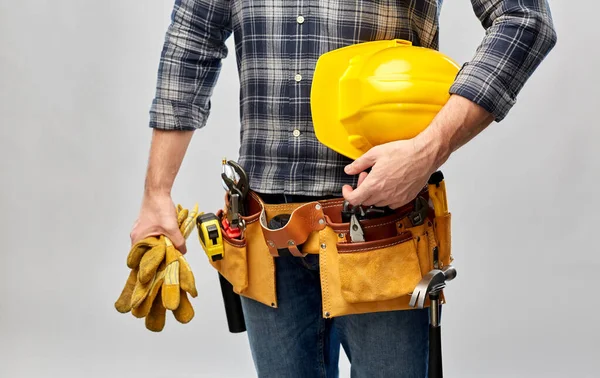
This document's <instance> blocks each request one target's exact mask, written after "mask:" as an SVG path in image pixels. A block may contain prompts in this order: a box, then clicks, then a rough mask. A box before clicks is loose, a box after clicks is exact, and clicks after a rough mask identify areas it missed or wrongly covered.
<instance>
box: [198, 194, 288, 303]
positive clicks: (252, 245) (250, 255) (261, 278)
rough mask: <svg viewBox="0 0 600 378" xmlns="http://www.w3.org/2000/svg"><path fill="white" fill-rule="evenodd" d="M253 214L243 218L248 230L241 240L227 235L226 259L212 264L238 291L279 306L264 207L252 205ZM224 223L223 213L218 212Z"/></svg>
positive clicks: (224, 240)
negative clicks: (262, 223) (265, 234)
mask: <svg viewBox="0 0 600 378" xmlns="http://www.w3.org/2000/svg"><path fill="white" fill-rule="evenodd" d="M249 214H250V215H248V216H241V219H242V221H243V223H245V229H244V232H243V234H242V235H241V237H240V238H232V237H230V236H228V235H227V234H226V233H225V232H224V230H223V229H222V231H223V232H222V234H223V258H222V259H221V260H217V261H211V260H210V259H209V262H210V264H211V265H212V266H213V268H215V269H216V270H217V271H218V272H219V273H221V275H222V276H223V277H224V278H225V279H226V280H227V281H229V282H230V283H231V285H232V286H233V290H234V292H236V293H237V294H240V295H242V296H245V297H249V298H252V299H254V300H256V301H258V302H260V303H263V304H265V305H267V306H270V307H277V296H276V291H275V290H276V289H275V263H274V261H273V257H272V256H271V254H270V253H269V249H268V248H267V245H266V244H265V242H264V238H263V236H262V232H261V229H260V225H259V223H258V217H259V215H260V208H259V207H258V206H257V204H256V203H255V204H254V206H250V212H249ZM216 215H217V217H218V218H219V219H220V220H222V219H223V217H224V216H225V215H224V212H223V210H219V211H218V212H217V213H216Z"/></svg>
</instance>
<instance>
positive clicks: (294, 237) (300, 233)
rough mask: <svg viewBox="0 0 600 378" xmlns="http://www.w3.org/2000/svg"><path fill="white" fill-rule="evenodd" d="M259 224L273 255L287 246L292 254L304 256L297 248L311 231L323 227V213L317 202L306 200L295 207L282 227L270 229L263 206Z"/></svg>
mask: <svg viewBox="0 0 600 378" xmlns="http://www.w3.org/2000/svg"><path fill="white" fill-rule="evenodd" d="M259 219H260V225H261V227H262V231H263V235H264V237H265V239H266V241H267V245H268V246H269V251H270V252H271V255H273V256H279V255H280V254H279V250H280V249H284V248H287V249H288V250H289V251H290V253H291V254H292V255H293V256H296V257H304V256H306V253H304V252H301V251H300V250H299V249H298V245H301V244H303V243H304V242H306V240H307V239H308V236H309V235H310V233H311V232H313V231H319V230H322V229H324V228H325V226H326V222H325V214H324V213H323V206H322V205H321V204H320V203H319V202H308V203H305V204H303V205H301V206H299V207H297V208H296V209H294V210H293V211H292V213H291V215H290V220H289V221H288V223H286V224H285V225H284V226H283V227H281V228H278V229H270V228H269V225H268V222H267V214H266V211H265V208H264V207H263V209H262V211H261V213H260V218H259Z"/></svg>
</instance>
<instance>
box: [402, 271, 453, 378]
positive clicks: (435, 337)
mask: <svg viewBox="0 0 600 378" xmlns="http://www.w3.org/2000/svg"><path fill="white" fill-rule="evenodd" d="M455 277H456V269H454V267H453V266H452V265H447V266H445V267H443V268H442V269H434V270H432V271H430V272H429V273H427V274H426V275H425V276H424V277H423V279H421V281H420V282H419V283H418V284H417V286H416V287H415V290H414V291H413V293H412V296H411V298H410V302H409V305H410V306H411V307H417V308H423V307H425V300H426V298H427V296H429V300H430V306H429V369H428V370H429V373H428V377H429V378H442V377H443V370H442V332H441V321H440V294H441V293H442V291H443V290H444V288H445V287H446V282H448V281H451V280H453V279H454V278H455Z"/></svg>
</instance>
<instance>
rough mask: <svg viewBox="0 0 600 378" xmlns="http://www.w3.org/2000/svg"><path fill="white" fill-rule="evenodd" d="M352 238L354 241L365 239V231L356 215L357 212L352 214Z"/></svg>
mask: <svg viewBox="0 0 600 378" xmlns="http://www.w3.org/2000/svg"><path fill="white" fill-rule="evenodd" d="M350 240H351V241H352V242H353V243H356V242H364V241H365V231H364V230H363V228H362V226H361V224H360V221H359V220H358V218H357V217H356V214H352V215H351V216H350Z"/></svg>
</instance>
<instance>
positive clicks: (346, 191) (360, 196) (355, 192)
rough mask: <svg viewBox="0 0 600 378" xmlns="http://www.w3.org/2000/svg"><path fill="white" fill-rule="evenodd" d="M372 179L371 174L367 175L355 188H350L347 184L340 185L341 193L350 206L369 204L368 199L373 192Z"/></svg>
mask: <svg viewBox="0 0 600 378" xmlns="http://www.w3.org/2000/svg"><path fill="white" fill-rule="evenodd" d="M372 181H373V176H372V175H368V176H367V177H365V178H364V179H363V181H362V182H361V185H360V186H359V187H357V188H356V189H352V188H351V187H350V186H349V185H345V186H344V187H342V195H343V196H344V198H345V199H346V200H347V201H348V202H350V204H351V205H352V206H358V205H365V206H370V204H369V200H370V197H371V195H372V194H373V189H372Z"/></svg>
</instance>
